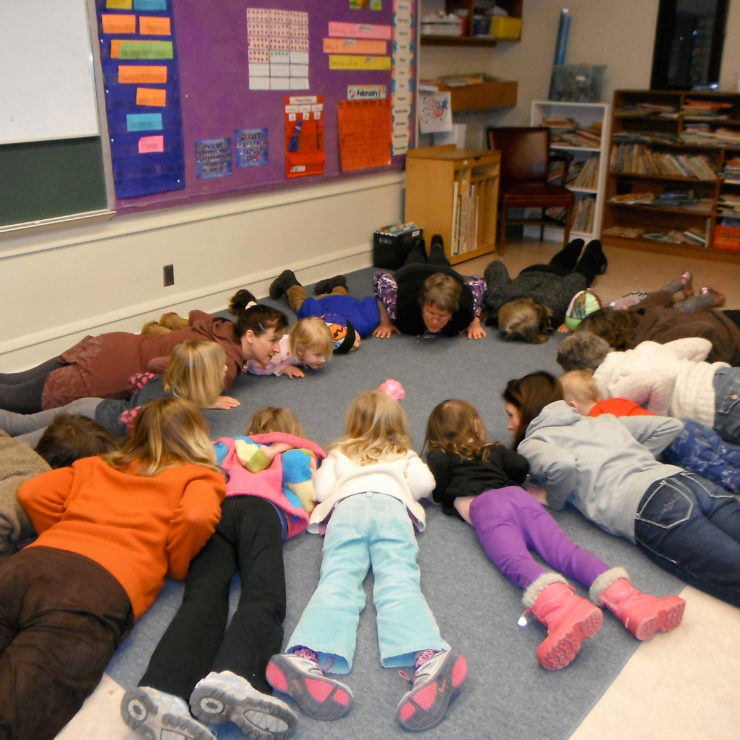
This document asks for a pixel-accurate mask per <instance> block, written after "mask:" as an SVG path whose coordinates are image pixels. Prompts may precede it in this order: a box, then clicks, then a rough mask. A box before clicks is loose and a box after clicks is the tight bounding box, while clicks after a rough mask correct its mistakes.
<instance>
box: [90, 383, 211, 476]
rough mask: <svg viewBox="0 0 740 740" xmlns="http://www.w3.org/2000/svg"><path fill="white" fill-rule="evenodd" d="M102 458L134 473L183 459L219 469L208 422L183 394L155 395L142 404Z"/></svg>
mask: <svg viewBox="0 0 740 740" xmlns="http://www.w3.org/2000/svg"><path fill="white" fill-rule="evenodd" d="M103 459H104V460H105V461H106V462H107V463H108V464H109V465H110V466H111V467H114V468H116V469H117V470H122V471H124V472H128V473H133V474H134V475H145V476H151V475H156V474H157V473H159V472H161V471H162V470H164V469H165V468H171V467H174V466H176V465H183V464H185V463H192V464H193V465H203V466H205V467H207V468H211V469H212V470H219V468H218V467H217V465H216V453H215V452H214V450H213V445H212V444H211V441H210V439H209V430H208V424H207V423H206V420H205V419H204V418H203V414H201V413H200V411H199V410H198V409H197V408H196V406H195V405H194V404H193V403H191V402H190V401H188V400H186V399H184V398H171V397H170V398H158V399H156V400H154V401H150V402H149V403H147V404H145V405H144V406H142V407H141V408H140V409H139V412H138V413H137V414H136V418H135V419H134V424H133V428H132V429H131V431H130V432H129V435H128V437H126V439H125V441H124V443H123V445H122V446H121V448H120V450H116V451H114V452H111V453H109V454H107V455H104V456H103Z"/></svg>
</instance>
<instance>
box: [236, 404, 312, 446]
mask: <svg viewBox="0 0 740 740" xmlns="http://www.w3.org/2000/svg"><path fill="white" fill-rule="evenodd" d="M266 432H286V433H287V434H292V435H293V436H295V437H303V438H304V439H306V438H307V437H308V435H307V434H306V430H305V429H304V428H303V424H301V422H300V421H299V420H298V417H297V416H296V415H295V414H294V413H293V412H292V411H291V410H290V409H286V408H285V407H284V406H263V407H262V408H261V409H257V411H255V412H254V416H252V420H251V421H250V422H249V426H248V427H247V430H246V433H247V435H248V436H251V435H253V434H265V433H266Z"/></svg>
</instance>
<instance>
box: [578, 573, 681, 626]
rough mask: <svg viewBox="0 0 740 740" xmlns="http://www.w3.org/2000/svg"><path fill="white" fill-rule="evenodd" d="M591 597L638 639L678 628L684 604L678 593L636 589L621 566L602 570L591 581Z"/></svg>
mask: <svg viewBox="0 0 740 740" xmlns="http://www.w3.org/2000/svg"><path fill="white" fill-rule="evenodd" d="M591 598H592V599H593V600H594V601H595V602H596V603H598V604H603V605H604V606H605V607H606V608H607V609H608V610H609V611H610V612H611V613H612V614H614V616H615V617H617V619H619V620H620V622H622V624H624V626H625V627H626V628H627V629H628V630H629V631H630V632H631V633H632V634H633V635H634V636H635V637H636V638H637V639H638V640H649V639H650V638H651V637H652V636H653V635H654V634H655V633H656V632H670V630H672V629H675V628H676V627H678V625H679V624H681V618H682V617H683V610H684V608H685V607H686V602H685V601H684V600H683V599H682V598H681V597H680V596H664V597H657V596H650V594H644V593H642V592H640V591H638V590H637V589H636V588H635V587H634V586H633V585H632V584H631V583H630V582H629V578H628V577H627V572H626V571H625V570H624V569H623V568H612V569H611V570H608V571H606V572H605V573H602V574H601V575H600V576H599V577H598V578H597V579H596V580H595V581H594V582H593V584H591Z"/></svg>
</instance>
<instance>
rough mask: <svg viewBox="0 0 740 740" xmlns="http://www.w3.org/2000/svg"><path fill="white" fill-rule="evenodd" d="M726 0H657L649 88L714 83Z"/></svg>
mask: <svg viewBox="0 0 740 740" xmlns="http://www.w3.org/2000/svg"><path fill="white" fill-rule="evenodd" d="M728 4H729V0H660V8H659V10H658V24H657V28H656V31H655V45H654V49H653V72H652V76H651V80H650V88H651V89H652V90H691V89H693V88H711V87H716V86H717V84H718V82H719V69H720V64H721V62H722V46H723V44H724V40H725V23H726V21H727V6H728Z"/></svg>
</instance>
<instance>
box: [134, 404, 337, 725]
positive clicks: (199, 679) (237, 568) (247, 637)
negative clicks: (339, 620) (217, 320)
mask: <svg viewBox="0 0 740 740" xmlns="http://www.w3.org/2000/svg"><path fill="white" fill-rule="evenodd" d="M215 447H216V456H217V459H218V463H219V465H221V467H222V468H223V469H224V471H225V472H226V474H227V478H228V481H227V484H226V498H225V499H224V502H223V505H222V514H221V521H220V522H219V523H218V525H217V527H216V532H215V533H214V535H213V537H212V538H211V539H210V540H209V541H208V542H207V543H206V545H205V546H204V547H203V549H202V550H201V552H200V553H199V554H198V555H197V557H195V558H194V559H193V562H192V563H191V565H190V571H189V573H188V578H187V581H186V584H185V594H184V596H183V602H182V605H181V607H180V609H179V610H178V612H177V614H176V615H175V618H174V619H173V621H172V623H171V624H170V626H169V627H168V629H167V631H166V632H165V634H164V636H163V637H162V639H161V640H160V642H159V645H158V646H157V648H156V649H155V651H154V654H153V655H152V658H151V660H150V662H149V666H148V668H147V670H146V673H145V674H144V676H143V677H142V678H141V680H140V682H139V686H138V687H137V688H135V689H132V690H129V691H128V692H126V695H125V696H124V698H123V702H122V704H121V713H122V715H123V719H124V721H125V722H126V724H127V725H128V726H129V727H131V728H132V729H134V730H136V731H138V732H139V734H141V735H142V736H144V737H150V736H151V731H152V730H154V732H155V733H156V736H157V737H160V733H161V732H162V731H163V730H168V731H172V732H176V731H177V732H180V733H182V734H183V737H192V738H198V739H199V740H206V739H210V738H215V735H213V734H212V733H211V732H210V730H208V729H207V728H206V727H205V725H204V724H202V723H201V722H199V721H198V720H196V719H194V718H193V716H191V714H190V711H189V709H188V704H187V701H188V699H189V700H190V708H191V709H192V713H193V714H194V715H195V717H197V718H198V719H200V720H203V721H204V722H206V723H219V722H229V721H230V722H234V723H235V724H236V725H237V726H238V727H239V729H240V730H242V732H244V733H245V734H246V735H248V736H249V737H260V738H270V737H274V738H276V739H277V738H282V737H283V736H284V735H285V734H287V733H288V732H289V731H290V730H291V729H292V728H293V726H294V725H295V723H296V717H295V714H294V713H293V711H292V710H291V709H290V707H289V706H288V705H287V704H285V703H284V702H282V701H280V700H279V699H276V698H274V697H272V696H271V692H272V689H271V687H270V685H269V684H268V683H267V680H266V678H265V669H266V667H267V662H268V660H269V659H270V656H271V655H273V654H274V653H275V652H278V651H279V650H280V648H281V645H282V639H283V620H284V618H285V608H286V595H285V571H284V567H283V549H282V548H283V542H284V541H285V540H286V539H287V538H288V537H293V536H295V535H296V534H299V533H300V532H302V531H303V530H304V529H306V526H307V525H308V517H309V513H310V512H311V511H312V510H313V508H314V503H315V494H314V490H313V483H312V475H313V472H314V471H315V470H316V467H317V465H318V464H319V463H320V461H321V460H323V459H324V457H325V453H324V451H323V450H322V449H321V447H319V445H317V444H316V443H314V442H312V441H310V440H308V439H306V434H305V432H304V431H303V427H302V426H301V424H300V422H299V421H298V419H297V418H296V417H295V416H294V414H293V413H292V412H291V411H289V410H288V409H285V408H276V407H265V408H263V409H260V410H259V411H257V413H255V415H254V417H253V418H252V421H251V423H250V426H249V429H248V430H247V436H238V437H235V438H233V439H232V438H227V437H222V438H221V439H219V440H217V441H216V443H215ZM236 572H238V573H239V574H240V576H241V596H240V598H239V605H238V607H237V610H236V612H235V614H234V615H233V617H232V619H231V622H230V623H229V626H228V629H227V627H226V622H227V615H228V604H229V586H230V582H231V578H232V576H233V575H234V574H235V573H236ZM206 674H207V675H206ZM204 676H205V678H203V677H204ZM194 686H195V688H193V687H194Z"/></svg>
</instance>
